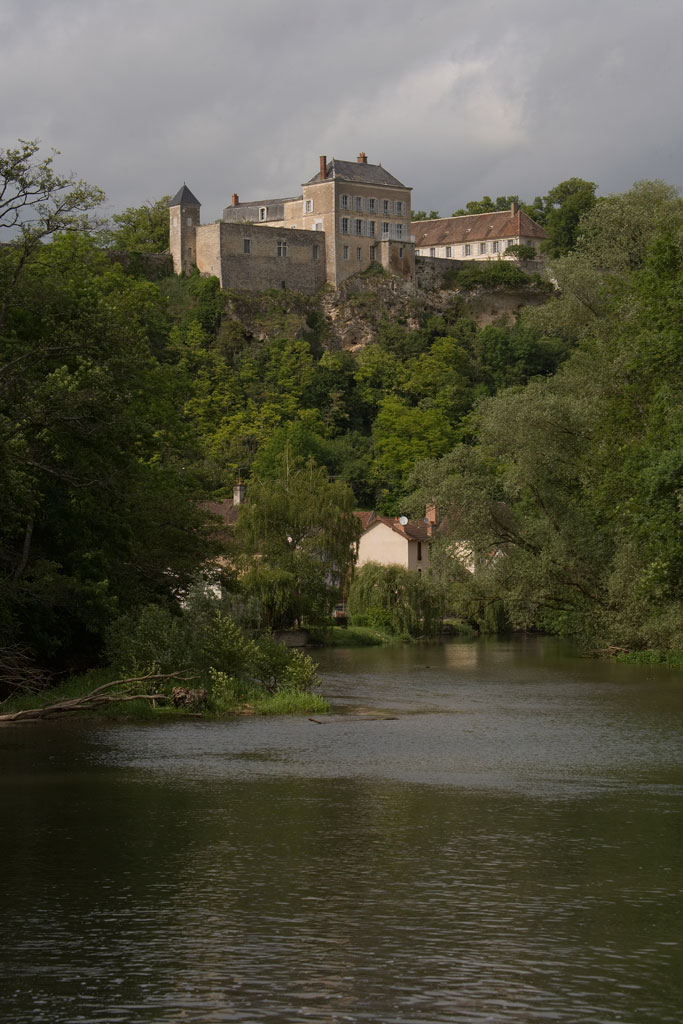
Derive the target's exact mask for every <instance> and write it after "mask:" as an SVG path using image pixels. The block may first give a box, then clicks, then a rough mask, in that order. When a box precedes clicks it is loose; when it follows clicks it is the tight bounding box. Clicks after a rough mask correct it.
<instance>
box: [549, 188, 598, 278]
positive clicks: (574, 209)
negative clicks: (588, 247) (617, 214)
mask: <svg viewBox="0 0 683 1024" xmlns="http://www.w3.org/2000/svg"><path fill="white" fill-rule="evenodd" d="M595 189H596V185H595V182H593V181H584V179H583V178H568V179H567V181H561V182H560V184H559V185H555V187H554V188H551V189H550V191H549V192H548V194H547V196H545V199H544V205H545V223H544V227H545V230H546V231H547V233H548V238H547V239H546V240H545V242H544V243H543V250H544V252H546V253H547V254H548V255H549V256H551V257H555V258H556V257H558V256H566V255H567V253H569V252H571V251H572V249H574V247H575V246H576V242H577V239H578V236H579V223H580V221H581V218H582V217H584V216H585V215H586V214H587V213H588V211H589V210H590V209H591V208H592V207H593V206H594V205H595V202H596V199H595Z"/></svg>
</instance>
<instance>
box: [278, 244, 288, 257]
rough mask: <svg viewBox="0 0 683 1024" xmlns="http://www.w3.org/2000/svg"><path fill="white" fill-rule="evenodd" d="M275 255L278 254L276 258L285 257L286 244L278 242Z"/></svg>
mask: <svg viewBox="0 0 683 1024" xmlns="http://www.w3.org/2000/svg"><path fill="white" fill-rule="evenodd" d="M277 254H278V256H286V255H287V243H286V242H278V243H277Z"/></svg>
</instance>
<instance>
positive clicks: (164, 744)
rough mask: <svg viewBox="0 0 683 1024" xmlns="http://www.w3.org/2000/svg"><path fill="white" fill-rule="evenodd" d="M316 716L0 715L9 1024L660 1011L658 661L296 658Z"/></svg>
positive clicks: (670, 680)
mask: <svg viewBox="0 0 683 1024" xmlns="http://www.w3.org/2000/svg"><path fill="white" fill-rule="evenodd" d="M319 660H320V662H321V668H322V671H323V673H324V692H325V693H326V694H327V695H329V696H330V697H331V699H332V700H333V703H334V706H335V712H334V714H332V715H330V716H313V717H314V718H315V719H316V720H310V719H309V718H307V717H305V716H303V717H296V718H278V719H256V718H241V719H237V720H232V721H227V722H223V723H208V722H201V721H185V722H182V723H165V724H152V725H149V724H144V725H143V724H137V725H130V724H105V725H103V724H101V723H93V722H87V723H86V722H68V723H65V722H60V723H54V724H34V725H21V726H20V725H13V726H5V727H3V728H1V729H0V769H1V776H0V778H1V781H2V800H3V816H2V835H3V839H2V846H1V849H0V878H1V885H2V922H3V942H2V951H1V952H0V969H1V977H2V997H1V999H0V1019H1V1020H2V1021H7V1022H11V1024H29V1022H30V1024H78V1022H88V1024H95V1022H97V1024H105V1022H106V1024H114V1022H116V1024H142V1022H158V1024H171V1022H173V1024H176V1022H178V1024H180V1022H202V1024H210V1022H221V1024H223V1022H266V1021H267V1022H272V1024H276V1022H277V1024H298V1022H320V1024H327V1022H340V1024H341V1022H374V1024H399V1022H400V1024H409V1022H415V1024H427V1022H429V1024H431V1022H472V1024H474V1022H490V1024H508V1022H519V1024H528V1022H536V1021H538V1022H563V1024H564V1022H566V1024H578V1022H581V1024H584V1022H587V1024H598V1022H599V1024H606V1022H610V1024H611V1022H616V1021H619V1022H623V1024H640V1022H646V1021H647V1022H652V1024H668V1022H671V1024H680V1022H681V1020H683V963H682V962H681V949H680V939H681V924H682V920H683V915H682V907H681V882H682V881H683V841H682V840H683V834H682V831H683V830H682V828H681V825H682V814H681V812H682V803H681V795H682V792H683V768H682V766H681V753H682V750H683V744H682V738H683V674H681V673H675V672H672V671H669V670H666V669H658V668H644V667H634V666H624V665H614V664H605V663H600V662H594V661H590V660H582V659H578V658H576V657H572V656H571V655H570V654H569V653H568V652H566V651H564V650H563V648H562V647H561V646H560V645H558V644H556V643H553V642H547V641H544V642H540V641H525V640H515V641H511V642H496V641H488V642H487V641H471V642H469V641H468V642H454V643H450V644H444V645H438V644H434V645H425V646H421V645H412V646H405V647H404V646H397V647H392V648H372V649H364V650H353V651H352V650H347V651H332V650H330V651H323V652H321V653H320V656H319Z"/></svg>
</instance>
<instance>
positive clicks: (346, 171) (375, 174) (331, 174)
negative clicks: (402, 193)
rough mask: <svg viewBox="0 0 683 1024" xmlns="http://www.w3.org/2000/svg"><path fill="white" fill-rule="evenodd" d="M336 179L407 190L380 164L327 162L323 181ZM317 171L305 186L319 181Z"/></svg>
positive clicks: (345, 161)
mask: <svg viewBox="0 0 683 1024" xmlns="http://www.w3.org/2000/svg"><path fill="white" fill-rule="evenodd" d="M328 178H336V179H337V180H338V181H350V182H355V183H358V184H359V185H393V186H395V187H396V188H408V186H407V185H404V184H403V182H401V181H399V180H398V178H395V177H394V176H393V174H389V172H388V171H385V170H384V168H383V167H382V165H381V164H367V163H358V162H357V161H355V160H337V159H335V158H332V160H328V161H327V164H326V168H325V179H324V180H325V181H327V180H328ZM321 180H323V179H321V177H320V172H319V171H318V173H317V174H315V175H314V176H313V177H312V178H311V179H310V180H309V181H307V182H305V184H306V185H315V184H316V183H317V182H319V181H321Z"/></svg>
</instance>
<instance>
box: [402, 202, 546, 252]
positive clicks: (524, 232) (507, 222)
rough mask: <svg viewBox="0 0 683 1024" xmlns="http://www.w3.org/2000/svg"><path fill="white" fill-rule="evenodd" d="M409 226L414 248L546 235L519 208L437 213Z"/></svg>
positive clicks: (542, 236)
mask: <svg viewBox="0 0 683 1024" xmlns="http://www.w3.org/2000/svg"><path fill="white" fill-rule="evenodd" d="M410 230H411V231H412V232H413V234H414V235H415V245H416V246H417V247H418V248H424V247H425V246H429V245H433V246H437V245H459V244H460V243H462V242H487V241H488V240H489V239H495V238H539V239H541V238H547V237H548V236H547V234H546V232H545V231H544V230H543V228H542V227H541V226H540V225H539V224H537V223H536V221H534V220H532V219H531V217H529V216H528V214H526V213H524V211H523V210H517V212H516V213H512V211H511V210H502V211H501V212H499V213H473V214H468V215H466V216H464V217H440V218H439V219H438V220H417V221H415V220H414V221H413V222H412V224H411V226H410Z"/></svg>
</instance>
